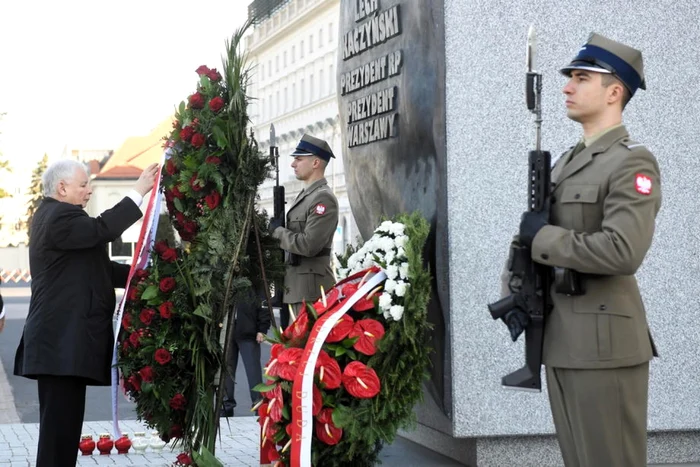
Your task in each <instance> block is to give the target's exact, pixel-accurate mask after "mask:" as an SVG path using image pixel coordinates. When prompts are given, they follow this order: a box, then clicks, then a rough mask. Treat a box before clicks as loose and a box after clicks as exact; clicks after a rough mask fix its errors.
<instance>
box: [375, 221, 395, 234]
mask: <svg viewBox="0 0 700 467" xmlns="http://www.w3.org/2000/svg"><path fill="white" fill-rule="evenodd" d="M391 226H392V222H391V221H384V222H382V223H381V224H379V227H377V230H376V231H375V232H389V230H390V229H391Z"/></svg>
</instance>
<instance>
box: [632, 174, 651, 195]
mask: <svg viewBox="0 0 700 467" xmlns="http://www.w3.org/2000/svg"><path fill="white" fill-rule="evenodd" d="M634 189H635V190H637V193H640V194H643V195H650V194H651V190H652V183H651V178H649V177H647V176H646V175H643V174H637V175H635V176H634Z"/></svg>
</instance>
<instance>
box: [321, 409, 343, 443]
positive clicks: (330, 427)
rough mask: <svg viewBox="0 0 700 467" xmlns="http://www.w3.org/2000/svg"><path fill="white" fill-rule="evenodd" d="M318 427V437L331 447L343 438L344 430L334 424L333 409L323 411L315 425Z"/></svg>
mask: <svg viewBox="0 0 700 467" xmlns="http://www.w3.org/2000/svg"><path fill="white" fill-rule="evenodd" d="M314 426H315V427H316V436H318V439H319V440H321V441H322V442H324V443H326V444H329V445H331V446H333V445H335V444H338V442H339V441H340V438H342V437H343V429H342V428H338V427H337V426H335V424H334V423H333V409H329V408H326V409H323V410H321V413H320V414H319V416H318V417H316V421H315V423H314Z"/></svg>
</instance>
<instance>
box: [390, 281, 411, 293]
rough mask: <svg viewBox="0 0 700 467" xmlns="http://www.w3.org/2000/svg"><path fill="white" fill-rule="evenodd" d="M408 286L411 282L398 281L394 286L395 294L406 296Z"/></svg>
mask: <svg viewBox="0 0 700 467" xmlns="http://www.w3.org/2000/svg"><path fill="white" fill-rule="evenodd" d="M387 282H388V281H387ZM408 286H409V284H407V283H406V282H403V281H398V282H396V286H395V287H394V295H396V296H397V297H404V296H405V295H406V289H407V288H408Z"/></svg>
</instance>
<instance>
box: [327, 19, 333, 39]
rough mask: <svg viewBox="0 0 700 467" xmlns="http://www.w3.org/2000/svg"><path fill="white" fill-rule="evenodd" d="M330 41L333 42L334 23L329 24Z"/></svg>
mask: <svg viewBox="0 0 700 467" xmlns="http://www.w3.org/2000/svg"><path fill="white" fill-rule="evenodd" d="M328 42H333V23H329V24H328Z"/></svg>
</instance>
